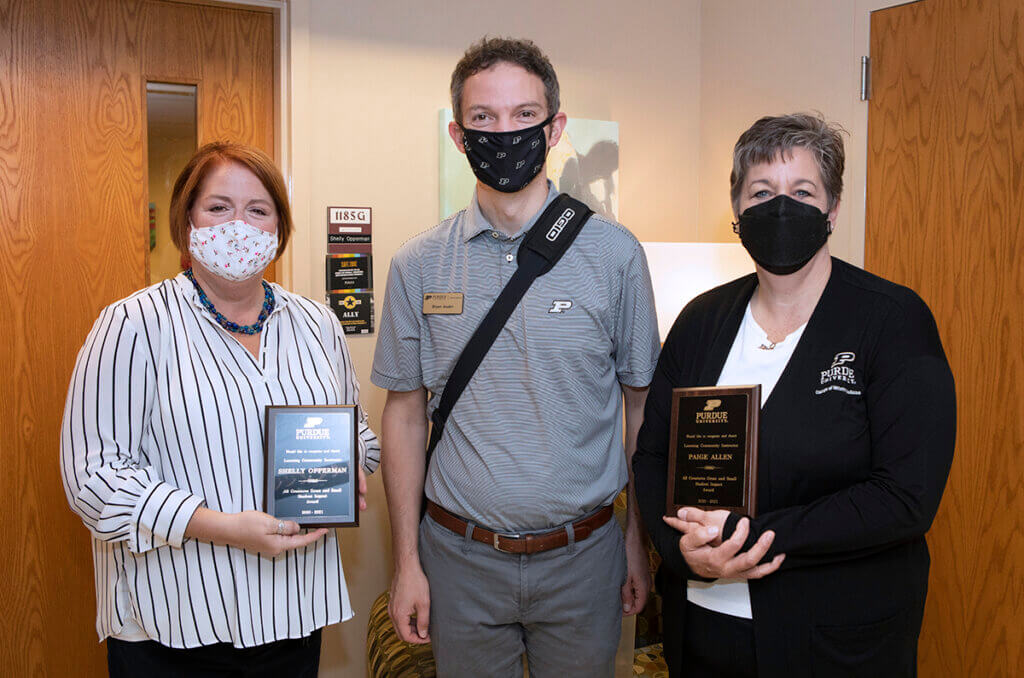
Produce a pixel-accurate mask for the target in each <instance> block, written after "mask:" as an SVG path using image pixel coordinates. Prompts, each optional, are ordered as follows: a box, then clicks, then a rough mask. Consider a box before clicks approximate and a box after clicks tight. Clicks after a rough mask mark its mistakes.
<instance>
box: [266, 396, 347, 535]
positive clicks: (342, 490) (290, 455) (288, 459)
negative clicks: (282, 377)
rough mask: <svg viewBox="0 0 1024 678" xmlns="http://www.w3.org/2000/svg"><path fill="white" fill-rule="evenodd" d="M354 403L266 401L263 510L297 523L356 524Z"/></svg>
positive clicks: (341, 525)
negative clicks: (275, 403) (322, 403)
mask: <svg viewBox="0 0 1024 678" xmlns="http://www.w3.org/2000/svg"><path fill="white" fill-rule="evenodd" d="M358 416H359V415H358V412H357V410H356V407H355V405H270V406H268V407H267V409H266V428H265V431H266V433H265V439H264V483H263V510H264V511H266V512H267V513H269V514H270V515H272V516H274V517H275V518H281V519H282V520H294V521H295V522H296V523H298V524H299V525H301V526H302V527H357V526H358V525H359V470H358V469H359V445H358V442H357V433H358V428H359V421H358Z"/></svg>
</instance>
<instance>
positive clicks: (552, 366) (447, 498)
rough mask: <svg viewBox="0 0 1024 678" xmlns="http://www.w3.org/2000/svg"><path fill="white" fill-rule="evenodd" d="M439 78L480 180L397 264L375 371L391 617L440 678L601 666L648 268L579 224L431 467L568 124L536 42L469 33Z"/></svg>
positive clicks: (631, 568) (633, 596) (454, 131)
mask: <svg viewBox="0 0 1024 678" xmlns="http://www.w3.org/2000/svg"><path fill="white" fill-rule="evenodd" d="M451 90H452V110H453V112H454V117H455V120H456V122H453V123H452V124H451V126H450V127H449V133H450V135H451V138H452V141H453V142H454V143H455V145H456V147H457V148H458V149H459V150H460V151H462V152H463V153H467V156H468V157H469V160H470V164H471V166H472V167H473V170H474V173H475V174H476V176H477V180H478V181H477V186H476V192H475V195H474V198H473V200H472V202H471V203H470V205H469V206H468V207H467V208H466V209H464V210H462V211H461V212H458V213H457V214H455V215H453V216H452V217H450V218H449V219H446V220H445V221H443V222H442V223H440V224H439V225H438V226H436V227H435V228H433V229H431V230H429V231H426V232H424V233H422V234H420V235H418V236H416V237H415V238H413V239H412V240H410V241H409V242H407V243H405V245H403V246H402V247H401V249H399V251H398V252H397V254H396V255H395V257H394V259H393V260H392V262H391V270H390V272H389V274H388V283H387V291H386V295H385V299H384V308H383V312H382V317H381V322H380V329H379V337H378V340H377V350H376V353H375V355H374V361H373V373H372V376H371V379H372V381H373V383H375V384H376V385H378V386H380V387H382V388H386V389H388V398H387V404H386V405H385V407H384V417H383V435H382V464H381V468H382V470H383V472H384V484H385V489H386V491H387V499H388V507H389V509H390V514H391V531H392V540H393V547H394V559H395V576H394V579H393V581H392V585H391V604H390V608H389V611H390V613H391V618H392V620H393V622H394V624H395V628H396V629H397V631H398V633H399V635H400V636H401V637H402V639H403V640H405V641H407V642H413V643H426V642H432V644H433V651H434V656H435V659H436V661H437V668H438V674H439V675H440V676H442V677H447V676H466V677H472V678H480V677H482V676H502V677H505V676H508V677H512V676H516V677H518V676H521V675H522V656H523V655H524V654H525V655H526V656H527V659H528V661H529V665H530V671H531V675H533V676H535V677H538V676H539V677H541V678H543V677H544V676H555V675H557V676H560V677H562V678H571V677H575V676H579V677H580V678H583V677H586V678H594V677H595V676H611V675H613V672H614V671H613V668H614V667H613V663H614V656H615V650H616V646H617V643H618V639H619V634H620V629H621V621H622V616H623V615H624V614H633V613H635V612H637V611H639V610H640V609H641V608H642V607H643V605H644V603H645V602H646V598H647V594H648V591H649V589H650V579H649V574H648V566H647V553H646V551H645V548H644V537H643V534H642V528H641V523H640V519H639V514H638V513H637V510H636V503H635V501H634V500H633V497H632V482H631V481H630V482H629V483H628V485H629V510H628V519H627V525H626V534H625V538H624V539H623V535H622V531H621V530H620V529H619V526H618V524H617V522H616V521H615V520H609V517H610V515H611V511H610V508H608V507H609V506H610V504H611V503H612V501H613V500H614V499H615V497H616V495H617V494H618V493H619V491H620V490H621V489H622V488H623V487H624V486H626V485H627V480H629V469H630V464H629V459H630V457H632V454H633V449H634V447H635V444H636V433H637V430H638V428H639V426H640V421H641V419H642V416H643V403H644V399H645V397H646V392H647V385H648V384H649V383H650V381H651V376H652V374H653V372H654V366H655V362H656V360H657V356H658V338H657V322H656V319H655V314H654V300H653V295H652V292H651V282H650V275H649V273H648V270H647V262H646V259H645V257H644V253H643V250H642V248H641V247H640V244H639V243H638V242H637V240H636V238H634V237H633V235H632V234H631V233H630V232H629V231H628V230H626V229H625V228H623V227H622V226H621V225H619V224H616V223H614V222H611V221H608V220H606V219H604V218H601V217H598V216H593V217H591V218H590V220H589V221H588V222H587V223H586V224H585V225H584V227H583V229H582V231H581V232H580V234H579V236H578V237H577V239H576V241H575V242H574V243H573V244H572V245H571V247H570V248H569V250H568V251H567V252H566V253H565V255H564V256H563V258H562V259H561V261H559V263H558V264H557V265H556V266H555V267H554V268H553V269H552V270H551V271H550V272H548V273H547V274H546V275H543V276H541V277H539V278H537V280H536V281H535V282H534V283H533V285H532V287H530V289H529V290H528V291H527V293H526V295H525V296H524V297H523V300H522V301H521V302H520V304H519V306H518V307H517V308H516V310H515V311H514V312H513V314H512V316H511V317H510V318H509V320H508V322H507V323H506V325H505V327H504V329H503V330H502V332H501V333H500V334H499V335H498V338H497V340H496V341H495V342H494V345H493V346H492V347H491V349H490V351H489V352H488V353H487V355H486V357H485V358H484V360H483V362H482V363H481V365H480V367H479V368H478V370H477V371H476V373H475V375H474V376H473V378H472V380H471V381H470V382H469V384H468V386H467V387H466V390H465V391H464V392H463V393H462V396H461V398H460V399H459V400H458V402H457V403H456V405H455V407H454V409H453V410H452V413H451V416H450V418H449V419H448V423H447V426H446V427H445V429H444V434H443V437H442V438H441V440H440V442H439V444H438V445H437V448H436V450H435V452H434V455H433V457H432V459H431V461H430V467H429V469H427V468H425V466H426V464H425V453H424V450H425V447H426V442H427V416H428V413H429V412H432V411H433V409H434V408H435V407H436V406H437V403H438V401H439V399H440V395H441V392H442V391H443V390H444V388H445V382H446V380H447V377H448V374H449V373H450V371H451V369H452V367H453V365H454V364H455V361H456V360H457V359H458V356H459V354H460V353H461V351H462V348H463V347H464V346H465V344H466V342H467V341H468V340H469V337H470V336H471V335H472V334H473V332H474V330H475V329H476V327H477V326H478V325H479V324H480V321H481V320H482V319H483V317H484V315H485V314H486V312H487V310H488V309H489V308H490V307H491V305H492V304H493V302H494V300H495V299H496V298H497V296H498V294H499V292H501V290H502V288H503V287H504V286H505V284H506V283H507V282H508V280H509V278H510V277H511V276H512V273H513V272H514V271H515V268H516V252H517V250H518V248H519V245H520V243H521V242H522V240H523V236H524V235H525V234H526V233H527V232H528V231H529V229H530V227H531V226H533V224H534V222H535V221H536V219H537V218H538V217H539V215H540V214H541V212H542V211H543V210H544V208H545V207H546V206H547V205H548V204H549V203H550V202H551V201H552V200H553V199H554V198H555V197H556V196H557V192H556V191H555V190H554V187H553V186H552V185H551V184H550V182H548V181H547V179H546V175H545V171H544V165H545V159H546V154H547V149H548V148H550V147H551V146H554V145H555V144H557V143H558V140H559V138H560V137H561V134H562V132H563V130H564V129H565V123H566V116H565V114H564V113H561V112H559V100H558V80H557V78H556V76H555V72H554V69H553V68H552V67H551V63H550V62H549V61H548V59H547V57H545V56H544V54H543V53H542V52H541V51H540V50H539V49H538V48H537V47H536V45H534V44H533V43H532V42H530V41H525V40H506V39H487V38H485V39H483V40H481V41H480V42H478V43H476V44H474V45H472V46H471V47H470V48H469V49H468V50H467V52H466V54H465V55H464V56H463V58H462V60H461V61H460V62H459V64H458V65H457V66H456V68H455V72H454V73H453V74H452V83H451ZM520 142H521V143H520ZM520 148H524V149H526V150H524V151H523V152H522V153H524V154H525V155H523V154H520V155H516V153H518V152H519V151H518V149H520ZM499 149H505V150H499ZM513 149H515V150H513ZM506 151H507V152H506ZM508 156H512V157H508ZM428 393H429V398H428ZM623 403H625V406H624V407H623ZM623 410H624V411H625V431H623ZM624 441H625V443H624ZM424 486H425V488H426V495H427V498H428V500H429V503H428V513H427V517H426V518H424V519H423V521H422V522H421V521H420V497H421V493H422V491H423V489H424Z"/></svg>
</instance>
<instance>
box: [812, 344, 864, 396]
mask: <svg viewBox="0 0 1024 678" xmlns="http://www.w3.org/2000/svg"><path fill="white" fill-rule="evenodd" d="M856 359H857V354H856V353H854V352H853V351H840V352H839V353H836V357H835V358H833V359H832V364H831V365H830V366H829V368H828V369H827V370H822V371H821V381H820V386H821V388H819V389H816V390H815V391H814V393H815V395H821V394H822V393H828V392H829V391H839V392H840V393H846V394H848V395H860V394H861V390H860V384H859V383H857V373H856V372H854V371H853V367H852V365H853V361H854V360H856Z"/></svg>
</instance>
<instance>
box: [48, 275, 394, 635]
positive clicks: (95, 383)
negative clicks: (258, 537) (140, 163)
mask: <svg viewBox="0 0 1024 678" xmlns="http://www.w3.org/2000/svg"><path fill="white" fill-rule="evenodd" d="M273 287H274V294H275V296H276V300H277V304H276V307H275V309H274V311H273V313H271V315H270V317H269V318H268V319H267V322H266V325H265V327H264V329H263V332H262V334H261V337H260V358H259V360H257V359H255V358H254V357H253V355H252V354H251V353H250V352H249V351H248V350H246V349H245V348H244V347H243V346H242V345H241V344H240V343H239V342H238V341H236V340H235V339H234V337H232V336H231V335H230V334H229V333H228V332H226V331H225V330H223V329H221V328H220V327H219V326H218V325H217V324H216V323H215V322H214V320H213V318H212V316H210V314H209V313H207V312H206V311H205V310H204V309H203V308H202V306H201V305H200V303H199V297H198V294H197V293H196V292H195V289H194V288H193V286H192V283H191V282H190V281H189V280H188V279H187V278H185V277H184V275H179V276H178V277H176V278H174V279H171V280H165V281H164V282H162V283H159V284H157V285H153V286H152V287H148V288H146V289H144V290H141V291H139V292H137V293H135V294H133V295H132V296H130V297H128V298H126V299H122V300H121V301H118V302H116V303H114V304H111V305H110V306H108V307H107V308H106V309H104V310H103V312H102V313H101V314H100V317H99V319H98V320H97V321H96V324H95V325H94V326H93V328H92V331H91V332H90V333H89V336H88V338H87V339H86V341H85V345H84V346H83V347H82V350H81V351H80V352H79V354H78V360H77V363H76V364H75V370H74V373H73V374H72V377H71V385H70V387H69V389H68V397H67V402H66V404H65V408H64V421H63V427H62V431H61V453H60V465H61V475H62V477H63V480H64V488H65V491H66V492H67V497H68V502H69V503H70V504H71V507H72V509H73V510H74V511H75V512H76V513H77V514H78V515H79V516H81V518H82V521H83V522H84V523H85V525H86V527H88V528H89V531H90V532H91V533H92V537H93V539H92V547H93V563H94V567H95V577H96V601H97V618H96V628H97V631H98V632H99V636H100V639H101V640H102V639H103V638H105V637H107V636H115V637H118V638H123V639H127V640H139V639H144V638H151V639H153V640H157V641H159V642H160V643H162V644H164V645H168V646H171V647H179V648H180V647H195V646H197V645H209V644H212V643H219V642H227V643H232V644H233V645H235V646H236V647H251V646H254V645H260V644H263V643H268V642H272V641H274V640H280V639H284V638H297V637H302V636H305V635H308V634H309V633H311V632H312V631H313V630H315V629H317V628H320V627H322V626H325V625H327V624H332V623H335V622H338V621H342V620H344V619H348V618H349V617H351V616H352V608H351V606H350V605H349V598H348V591H347V589H346V586H345V576H344V574H343V572H342V567H341V559H340V555H339V549H338V542H337V538H336V534H335V531H334V530H329V531H328V533H327V536H326V537H324V538H323V539H320V540H318V541H317V542H315V543H313V544H311V545H309V546H307V547H306V548H303V549H299V550H297V551H289V552H287V553H284V554H281V555H280V556H278V557H276V558H269V557H266V556H260V555H258V554H256V553H250V552H247V551H244V550H242V549H239V548H235V547H231V546H221V545H215V544H212V543H210V542H199V541H196V540H194V539H189V540H185V539H184V532H185V527H186V525H187V524H188V522H189V520H190V519H191V517H192V514H193V512H194V511H195V510H196V508H197V507H199V506H201V505H205V506H207V507H209V508H211V509H215V510H217V511H224V512H228V513H234V512H238V511H244V510H249V509H256V510H260V509H262V504H263V499H262V495H263V491H262V487H263V463H264V462H263V442H262V441H263V422H264V408H265V407H266V406H267V405H334V404H358V401H359V385H358V384H357V383H356V377H355V370H354V369H353V366H352V362H351V359H350V357H349V353H348V348H347V347H346V344H345V339H344V336H343V334H342V331H341V327H340V325H339V323H338V320H337V318H335V316H334V314H333V313H332V312H331V311H330V310H329V309H327V308H326V307H324V306H323V305H322V304H318V303H316V302H313V301H310V300H309V299H305V298H303V297H301V296H298V295H295V294H291V293H289V292H287V291H285V290H284V289H282V288H281V287H280V286H278V285H274V286H273ZM359 420H360V425H359V455H360V459H361V460H362V461H363V464H364V467H365V468H366V469H367V470H369V471H372V470H373V469H375V468H376V466H377V464H378V462H379V459H380V446H379V444H378V442H377V437H376V435H375V434H374V433H373V431H371V430H370V428H369V426H368V424H367V420H366V414H365V412H363V411H362V409H361V408H360V409H359Z"/></svg>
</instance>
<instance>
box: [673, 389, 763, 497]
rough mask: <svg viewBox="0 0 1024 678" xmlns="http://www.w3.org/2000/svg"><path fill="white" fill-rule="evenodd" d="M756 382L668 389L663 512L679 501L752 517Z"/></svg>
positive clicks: (757, 404)
mask: <svg viewBox="0 0 1024 678" xmlns="http://www.w3.org/2000/svg"><path fill="white" fill-rule="evenodd" d="M760 411H761V386H760V385H759V384H757V385H753V386H706V387H698V388H675V389H672V422H671V433H670V437H669V451H668V494H667V495H666V504H667V505H666V507H665V514H666V515H671V516H674V515H676V511H677V510H679V509H680V508H681V507H683V506H695V507H697V508H700V509H704V510H709V511H710V510H716V509H725V510H727V511H735V512H738V513H742V514H744V515H747V516H750V517H754V513H755V511H756V508H757V424H758V416H759V414H760Z"/></svg>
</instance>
